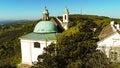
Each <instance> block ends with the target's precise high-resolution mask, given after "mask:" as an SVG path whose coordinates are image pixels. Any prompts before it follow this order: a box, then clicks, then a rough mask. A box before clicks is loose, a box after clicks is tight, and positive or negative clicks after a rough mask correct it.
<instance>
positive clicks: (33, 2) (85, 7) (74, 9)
mask: <svg viewBox="0 0 120 68" xmlns="http://www.w3.org/2000/svg"><path fill="white" fill-rule="evenodd" d="M45 5H46V7H47V9H48V11H49V13H50V16H62V14H63V10H64V8H65V7H67V8H68V9H69V12H70V14H80V13H81V9H82V14H88V15H99V16H108V17H113V18H120V0H0V20H38V19H40V18H41V17H42V12H43V9H44V6H45Z"/></svg>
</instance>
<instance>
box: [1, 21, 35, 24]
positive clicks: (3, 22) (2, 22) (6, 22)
mask: <svg viewBox="0 0 120 68" xmlns="http://www.w3.org/2000/svg"><path fill="white" fill-rule="evenodd" d="M32 21H34V20H1V21H0V24H10V23H20V22H32Z"/></svg>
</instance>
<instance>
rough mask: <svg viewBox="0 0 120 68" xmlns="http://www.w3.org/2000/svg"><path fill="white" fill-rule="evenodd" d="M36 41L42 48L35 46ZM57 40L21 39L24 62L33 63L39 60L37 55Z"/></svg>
mask: <svg viewBox="0 0 120 68" xmlns="http://www.w3.org/2000/svg"><path fill="white" fill-rule="evenodd" d="M34 42H38V43H40V48H36V47H34ZM51 42H55V41H40V40H37V41H35V40H23V39H21V52H22V64H29V65H32V62H35V61H37V57H38V56H39V55H41V54H43V52H44V50H43V49H44V48H45V47H46V46H48V45H50V44H51Z"/></svg>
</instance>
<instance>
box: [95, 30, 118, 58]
mask: <svg viewBox="0 0 120 68" xmlns="http://www.w3.org/2000/svg"><path fill="white" fill-rule="evenodd" d="M97 45H98V47H97V49H101V48H100V47H102V46H104V47H105V53H106V55H107V57H108V58H109V52H110V49H111V48H112V47H120V34H119V33H117V32H116V33H114V34H112V35H110V36H109V37H106V38H105V39H102V40H101V41H99V42H98V43H97Z"/></svg>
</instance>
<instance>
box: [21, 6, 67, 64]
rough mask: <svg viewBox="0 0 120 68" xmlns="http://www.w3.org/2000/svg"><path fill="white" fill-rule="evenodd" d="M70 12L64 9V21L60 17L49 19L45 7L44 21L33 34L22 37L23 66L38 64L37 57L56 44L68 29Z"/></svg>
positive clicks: (39, 23)
mask: <svg viewBox="0 0 120 68" xmlns="http://www.w3.org/2000/svg"><path fill="white" fill-rule="evenodd" d="M68 22H69V11H68V9H67V8H65V9H64V13H63V21H61V20H60V19H59V18H58V17H49V11H48V9H47V8H46V7H45V8H44V11H43V17H42V21H39V22H38V23H37V24H36V26H35V28H34V30H33V32H32V33H29V34H27V35H24V36H21V37H20V42H21V53H22V64H28V65H32V63H33V62H37V57H38V56H39V55H41V54H43V53H44V48H45V47H47V46H49V45H50V44H51V43H56V40H57V38H58V36H59V35H60V34H61V32H62V31H64V30H67V29H68Z"/></svg>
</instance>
